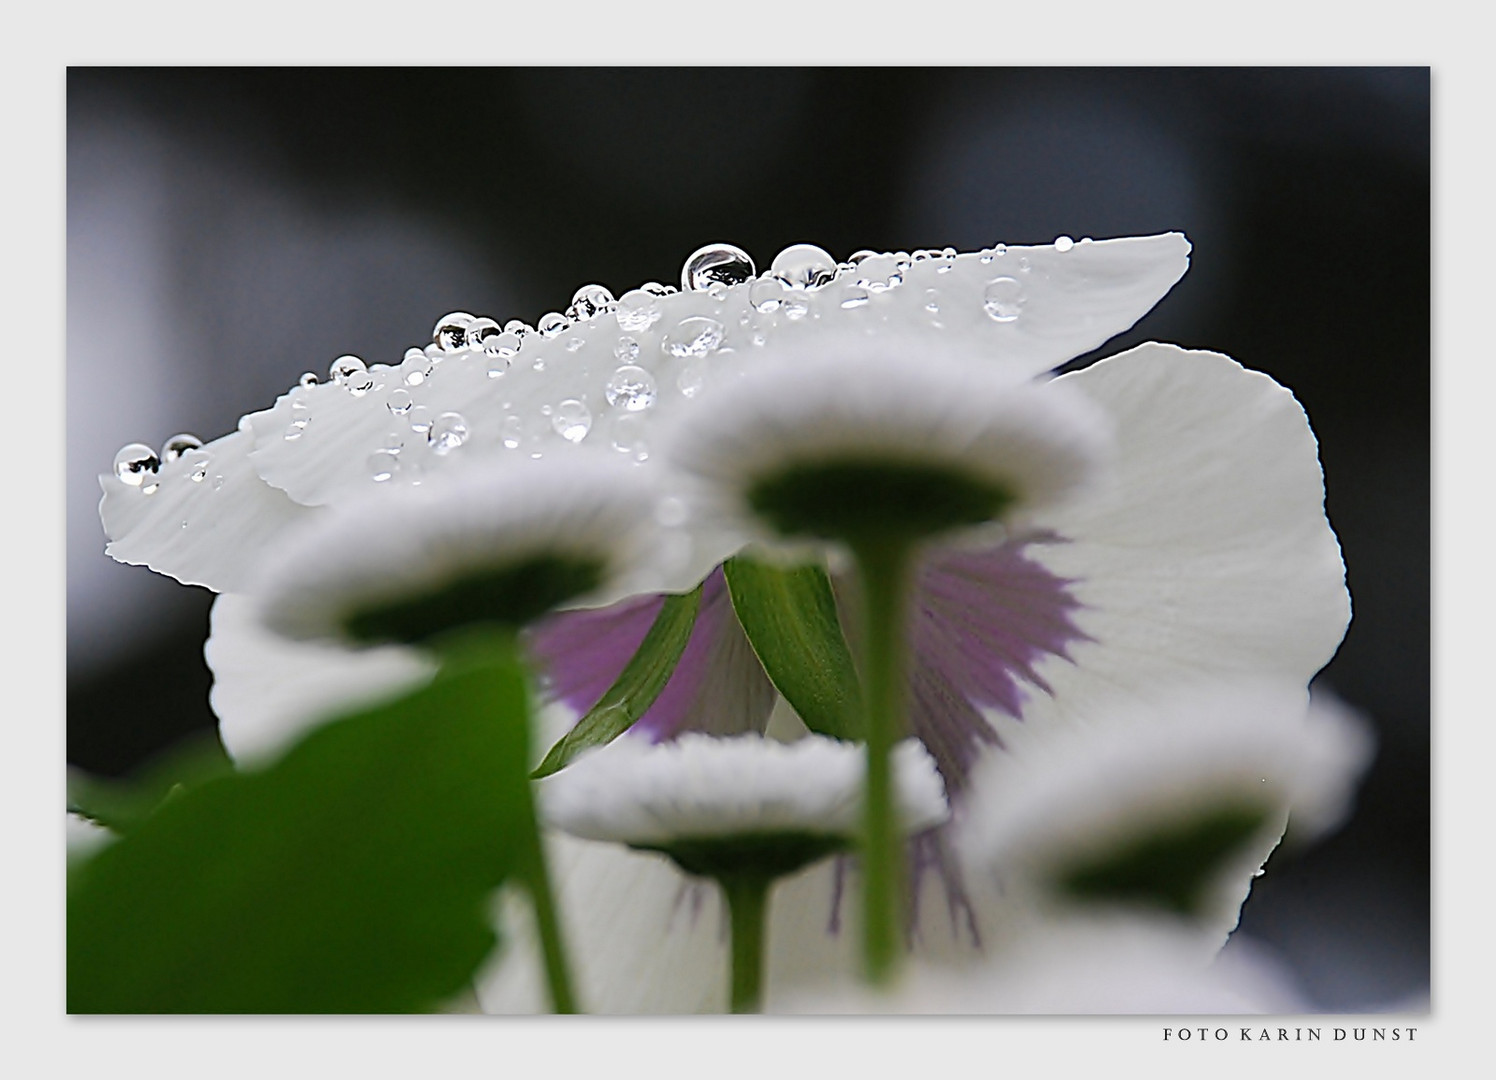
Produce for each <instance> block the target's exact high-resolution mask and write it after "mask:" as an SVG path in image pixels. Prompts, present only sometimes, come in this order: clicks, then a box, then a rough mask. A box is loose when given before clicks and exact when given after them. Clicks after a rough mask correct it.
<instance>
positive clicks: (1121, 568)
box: [1024, 344, 1350, 722]
mask: <svg viewBox="0 0 1496 1080" xmlns="http://www.w3.org/2000/svg"><path fill="white" fill-rule="evenodd" d="M1058 381H1060V382H1064V383H1070V384H1071V385H1073V386H1074V387H1075V388H1076V389H1079V390H1081V391H1084V392H1085V393H1086V394H1087V395H1089V396H1090V397H1091V399H1092V400H1093V401H1094V402H1096V404H1098V405H1099V406H1101V407H1102V409H1103V410H1104V411H1105V412H1106V413H1107V414H1108V415H1109V416H1110V417H1111V420H1112V422H1113V424H1114V429H1115V432H1116V455H1115V458H1114V460H1113V462H1112V481H1113V482H1112V483H1111V484H1109V485H1108V486H1107V487H1106V488H1105V489H1103V490H1100V491H1098V492H1097V493H1096V495H1095V496H1094V497H1092V498H1087V499H1084V500H1076V501H1073V502H1071V503H1067V504H1064V505H1062V506H1059V507H1056V508H1055V509H1053V510H1050V511H1045V512H1042V513H1038V514H1036V515H1035V524H1036V527H1037V528H1040V529H1043V530H1050V531H1052V532H1053V533H1055V534H1057V535H1058V536H1059V538H1060V539H1061V542H1057V543H1049V544H1043V545H1036V546H1035V547H1034V548H1033V549H1032V551H1031V554H1032V557H1033V558H1035V559H1037V560H1039V561H1040V562H1042V563H1043V564H1044V565H1046V566H1047V567H1048V568H1049V569H1050V570H1051V571H1052V572H1053V573H1055V574H1056V575H1058V576H1059V577H1061V578H1066V579H1070V580H1071V582H1072V584H1071V585H1070V586H1069V589H1068V591H1069V592H1070V593H1071V595H1072V596H1074V597H1075V599H1077V600H1078V601H1080V604H1081V606H1080V607H1079V608H1078V609H1076V610H1075V611H1074V612H1072V616H1073V618H1074V621H1075V623H1076V624H1077V625H1078V627H1079V628H1080V629H1081V630H1082V631H1083V632H1084V633H1085V634H1086V635H1088V637H1089V638H1090V640H1084V641H1078V642H1074V643H1072V644H1071V645H1070V646H1069V655H1070V657H1071V659H1069V660H1067V659H1063V658H1059V657H1051V658H1049V659H1047V660H1045V661H1043V662H1042V663H1041V664H1040V665H1039V667H1038V672H1039V674H1040V676H1042V678H1043V679H1044V681H1045V682H1046V683H1047V684H1048V685H1049V686H1050V687H1052V688H1053V694H1052V695H1049V694H1035V695H1033V696H1032V697H1031V699H1030V700H1029V702H1028V703H1027V704H1026V705H1025V707H1024V718H1025V720H1027V721H1034V722H1040V721H1043V720H1046V719H1049V718H1053V717H1059V716H1064V715H1067V714H1070V713H1073V712H1075V711H1077V710H1085V709H1093V710H1094V709H1096V708H1099V707H1105V706H1108V705H1112V704H1115V703H1118V702H1119V701H1125V700H1126V699H1127V698H1128V697H1129V696H1138V695H1143V696H1146V695H1148V694H1149V693H1151V692H1154V691H1156V690H1157V689H1158V688H1159V687H1169V686H1175V685H1178V684H1180V683H1182V682H1183V683H1188V682H1192V681H1193V682H1211V681H1215V680H1221V679H1227V680H1237V679H1241V678H1249V679H1253V678H1269V679H1275V678H1281V679H1284V680H1286V681H1288V682H1291V683H1297V684H1298V685H1300V686H1304V685H1307V684H1308V682H1309V679H1310V678H1311V677H1312V676H1313V675H1314V673H1315V672H1316V671H1318V670H1319V669H1320V668H1321V667H1322V666H1324V664H1325V663H1326V662H1327V661H1328V660H1329V659H1330V657H1331V656H1332V655H1333V654H1334V652H1335V649H1336V647H1337V646H1338V645H1339V644H1340V640H1341V638H1342V636H1343V635H1344V633H1345V627H1346V624H1347V621H1348V620H1349V617H1350V601H1349V596H1348V594H1347V592H1346V588H1345V569H1344V565H1343V563H1342V562H1341V558H1340V546H1339V544H1338V543H1337V542H1336V539H1335V534H1334V533H1333V532H1332V531H1331V529H1330V526H1329V523H1328V521H1327V520H1326V519H1325V512H1324V485H1323V480H1322V476H1321V472H1320V466H1319V459H1318V447H1317V444H1316V442H1315V439H1314V435H1313V433H1312V432H1311V431H1310V430H1309V424H1308V421H1307V420H1306V419H1305V416H1304V411H1303V409H1302V408H1300V407H1299V404H1298V402H1297V401H1295V400H1294V397H1293V395H1292V394H1291V393H1289V392H1288V391H1287V390H1285V389H1284V388H1283V387H1281V386H1279V385H1278V384H1277V383H1275V382H1274V381H1273V380H1272V379H1270V378H1268V377H1267V376H1266V375H1263V374H1261V373H1259V372H1255V371H1250V370H1247V369H1246V368H1243V367H1242V366H1241V365H1239V364H1238V363H1236V362H1235V361H1234V360H1231V359H1230V358H1228V357H1225V356H1221V355H1219V354H1217V353H1209V352H1191V351H1187V350H1184V349H1180V348H1177V347H1175V346H1172V345H1158V344H1148V345H1141V346H1139V347H1138V348H1136V349H1132V350H1130V351H1128V352H1126V353H1123V354H1121V355H1119V356H1115V357H1112V358H1110V359H1108V360H1103V361H1101V362H1099V363H1097V364H1094V365H1092V366H1091V367H1089V368H1086V369H1085V370H1083V371H1080V372H1076V373H1074V374H1071V375H1065V376H1062V377H1061V378H1060V380H1058Z"/></svg>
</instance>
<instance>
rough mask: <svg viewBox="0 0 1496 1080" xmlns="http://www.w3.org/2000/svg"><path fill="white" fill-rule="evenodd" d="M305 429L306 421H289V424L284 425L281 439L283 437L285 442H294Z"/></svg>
mask: <svg viewBox="0 0 1496 1080" xmlns="http://www.w3.org/2000/svg"><path fill="white" fill-rule="evenodd" d="M305 430H306V421H305V420H293V421H291V423H289V424H287V425H286V431H285V434H284V435H282V436H281V437H282V438H283V439H285V440H286V442H295V441H296V440H297V439H299V438H301V436H302V433H303V432H304V431H305Z"/></svg>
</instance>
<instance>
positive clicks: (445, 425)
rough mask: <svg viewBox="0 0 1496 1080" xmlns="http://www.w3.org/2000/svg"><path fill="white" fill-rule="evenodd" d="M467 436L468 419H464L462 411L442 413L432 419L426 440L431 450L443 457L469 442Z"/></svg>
mask: <svg viewBox="0 0 1496 1080" xmlns="http://www.w3.org/2000/svg"><path fill="white" fill-rule="evenodd" d="M411 426H412V427H414V426H415V425H414V424H412V425H411ZM467 437H468V426H467V421H466V420H465V419H463V416H462V413H455V412H444V413H442V414H441V415H440V416H438V417H437V418H436V419H435V420H433V421H431V429H430V430H429V431H427V432H426V441H427V442H428V443H429V444H430V445H431V452H432V453H433V454H437V455H438V456H441V457H445V456H446V455H448V454H450V453H451V452H452V451H453V450H456V449H457V448H458V447H459V446H461V445H462V444H463V443H465V442H467Z"/></svg>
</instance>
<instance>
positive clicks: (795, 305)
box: [779, 292, 810, 322]
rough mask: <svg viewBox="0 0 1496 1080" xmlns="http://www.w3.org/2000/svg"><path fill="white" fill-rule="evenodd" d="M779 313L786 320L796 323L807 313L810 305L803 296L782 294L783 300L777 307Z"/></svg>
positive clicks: (791, 293)
mask: <svg viewBox="0 0 1496 1080" xmlns="http://www.w3.org/2000/svg"><path fill="white" fill-rule="evenodd" d="M779 311H780V314H782V315H783V316H784V317H785V318H786V319H790V320H792V321H796V322H798V321H799V320H800V319H803V318H805V316H806V314H807V313H809V311H810V304H809V303H807V302H806V300H805V297H804V296H803V295H800V294H798V293H793V292H789V293H785V294H784V300H783V301H782V302H781V303H780V305H779Z"/></svg>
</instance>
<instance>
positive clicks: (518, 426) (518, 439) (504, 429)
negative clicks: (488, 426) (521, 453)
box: [499, 416, 525, 450]
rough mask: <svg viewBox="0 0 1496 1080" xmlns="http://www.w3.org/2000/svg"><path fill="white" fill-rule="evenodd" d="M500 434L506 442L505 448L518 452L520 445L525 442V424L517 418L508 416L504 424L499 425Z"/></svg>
mask: <svg viewBox="0 0 1496 1080" xmlns="http://www.w3.org/2000/svg"><path fill="white" fill-rule="evenodd" d="M499 434H500V436H501V437H502V438H503V440H504V446H505V447H507V448H508V449H510V450H518V449H519V444H520V443H522V442H524V441H525V422H524V421H523V420H521V419H520V418H519V417H517V416H506V417H504V422H503V423H502V424H500V425H499Z"/></svg>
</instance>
